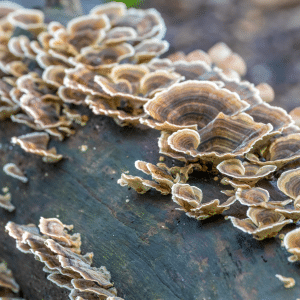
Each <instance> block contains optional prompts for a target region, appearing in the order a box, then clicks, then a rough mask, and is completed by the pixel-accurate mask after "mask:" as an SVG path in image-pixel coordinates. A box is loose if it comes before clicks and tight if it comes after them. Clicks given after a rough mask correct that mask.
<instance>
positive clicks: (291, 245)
mask: <svg viewBox="0 0 300 300" xmlns="http://www.w3.org/2000/svg"><path fill="white" fill-rule="evenodd" d="M283 244H284V247H285V248H286V250H287V251H288V252H290V253H292V254H294V255H295V256H297V260H299V259H300V228H296V229H294V230H292V231H290V232H288V233H287V234H286V235H285V236H284V239H283Z"/></svg>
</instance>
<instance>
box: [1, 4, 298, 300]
mask: <svg viewBox="0 0 300 300" xmlns="http://www.w3.org/2000/svg"><path fill="white" fill-rule="evenodd" d="M17 28H19V29H22V30H21V32H23V33H24V34H22V35H17V34H14V33H16V32H17V30H16V29H17ZM165 32H166V27H165V23H164V21H163V19H162V18H161V16H160V14H159V13H158V12H157V11H156V10H155V9H146V10H143V9H135V8H130V9H127V7H126V5H125V4H124V3H121V2H110V3H106V4H103V5H99V6H96V7H95V8H93V9H92V10H91V11H90V13H89V14H88V15H85V16H80V17H77V18H74V19H73V20H71V21H70V22H68V23H67V25H66V26H64V25H62V24H60V23H59V22H56V21H52V22H50V23H49V24H46V23H45V18H44V15H43V13H42V12H41V11H38V10H29V9H24V8H23V7H21V6H18V5H15V4H12V3H7V2H3V3H0V71H1V72H0V122H4V120H7V119H10V120H11V121H12V122H15V123H19V124H22V125H26V126H27V127H29V128H30V129H32V131H33V132H30V133H26V134H24V135H21V136H18V137H12V139H11V142H12V143H13V144H17V145H19V146H20V147H21V148H22V149H23V150H24V151H26V152H29V153H32V154H36V155H39V156H42V159H43V161H44V162H47V163H56V162H58V161H60V160H61V159H62V158H63V155H61V154H57V152H56V149H55V148H54V147H52V148H50V149H48V143H49V141H50V137H51V138H57V139H58V140H60V141H62V140H63V139H64V138H65V137H68V136H70V135H72V134H74V133H75V129H76V125H75V124H80V125H82V126H84V124H85V123H86V122H87V116H84V115H81V113H80V106H87V107H88V108H89V109H90V110H91V111H92V112H93V113H94V114H95V115H104V116H108V117H111V118H113V120H114V121H115V122H116V123H117V124H118V125H120V126H143V127H144V128H145V127H146V128H148V129H152V130H158V131H159V132H160V138H159V140H158V148H159V153H161V154H163V155H165V156H167V157H169V158H171V159H174V160H178V161H179V163H178V165H180V167H179V166H173V167H168V166H167V165H166V164H163V163H158V164H156V165H155V164H152V163H149V162H145V161H141V160H137V161H136V163H135V167H136V168H137V169H138V170H140V171H142V172H143V173H145V174H146V175H148V176H150V177H151V179H152V180H150V179H149V180H148V179H144V178H142V177H138V176H132V175H128V174H122V175H121V178H120V179H119V180H118V183H119V184H120V185H121V186H129V187H132V188H133V189H135V190H136V191H137V192H138V193H141V194H143V193H145V192H147V191H148V190H150V189H151V188H154V189H155V190H157V191H158V192H160V193H162V194H164V195H168V194H171V197H172V200H173V201H174V202H175V203H176V204H177V205H179V208H178V209H179V210H181V211H184V212H185V213H186V214H187V215H188V216H189V217H192V218H195V219H197V220H203V219H207V218H210V217H212V216H214V215H216V214H222V213H223V212H225V211H226V214H229V218H228V219H230V221H231V223H232V224H233V226H234V227H236V228H237V229H239V230H241V231H242V232H244V233H248V234H251V235H252V236H253V237H254V238H255V239H258V240H262V239H265V238H271V237H274V236H276V235H277V233H278V232H279V231H280V230H281V229H282V228H283V227H284V226H285V225H287V224H291V223H295V222H297V221H299V219H300V202H299V201H300V190H299V187H300V181H299V178H300V177H299V175H300V171H299V169H291V168H293V167H291V165H293V164H291V163H295V164H296V163H297V159H299V158H300V143H299V141H300V128H299V127H298V124H299V118H298V111H297V110H295V111H293V112H291V113H290V114H288V113H287V112H286V111H285V110H284V109H282V108H279V107H275V106H272V105H270V104H269V103H270V102H272V101H273V99H274V96H275V95H274V91H273V89H272V88H271V87H270V86H269V85H268V84H266V83H260V84H259V85H257V86H255V85H254V84H252V83H250V82H248V81H246V80H243V76H244V75H245V73H246V70H247V66H246V63H245V61H244V60H243V59H242V57H241V56H239V55H238V54H237V53H235V52H233V51H232V50H231V49H230V48H229V47H228V46H227V45H225V44H224V43H218V44H216V45H214V46H213V47H212V48H211V49H209V50H208V51H207V53H206V52H205V51H202V50H199V49H198V50H195V51H192V52H190V53H188V54H184V53H183V52H176V53H173V54H171V55H168V56H167V57H165V58H161V56H162V55H164V54H165V53H166V52H167V51H168V49H169V44H168V42H167V41H165V40H163V38H164V35H165ZM298 162H299V161H298ZM283 168H285V172H283V173H282V174H281V175H280V173H281V172H282V170H283ZM286 169H287V170H286ZM207 170H212V172H213V173H214V174H218V173H219V177H223V178H222V180H221V183H223V184H227V185H230V186H231V189H227V190H223V191H220V192H223V193H224V194H225V195H226V196H228V199H227V200H226V201H220V200H219V199H207V197H206V195H203V192H202V190H201V189H200V188H199V187H198V186H191V185H190V184H188V180H189V176H190V175H191V174H192V172H193V171H201V172H207ZM4 172H6V173H7V174H9V175H11V176H13V177H15V178H18V179H19V180H21V181H23V182H26V181H27V178H26V177H25V176H24V174H23V173H22V171H21V170H19V169H18V168H17V167H16V166H15V165H13V164H8V165H6V166H5V167H4ZM275 172H276V173H275ZM279 176H280V177H279ZM219 177H218V178H219ZM278 177H279V179H278ZM196 178H197V177H196V176H195V177H194V179H196ZM277 179H278V182H277V183H278V189H279V190H280V191H281V192H283V193H284V194H285V195H286V196H287V197H289V198H291V199H287V200H285V201H279V200H277V199H273V198H271V197H270V194H269V192H268V190H266V189H265V188H262V187H261V186H260V183H261V181H263V180H277ZM10 198H11V196H10V194H9V193H7V194H6V195H4V196H1V195H0V206H2V207H4V208H6V209H8V210H9V211H12V210H13V209H14V207H13V205H12V204H11V203H10ZM236 205H242V206H243V208H244V210H245V211H246V213H245V214H244V218H241V219H240V218H237V217H235V216H233V215H230V209H231V207H233V206H236ZM39 228H40V232H41V233H39V231H38V228H37V227H36V226H35V225H33V224H29V225H27V226H22V225H17V224H15V223H12V222H9V223H8V224H7V226H6V229H7V230H8V232H9V234H10V235H11V236H12V237H13V238H15V239H16V243H17V248H18V249H19V250H20V251H22V252H24V253H32V254H34V255H35V257H36V258H37V259H39V260H40V261H42V262H44V263H45V267H44V271H45V272H47V273H50V274H49V275H48V277H47V278H48V279H49V280H51V281H52V282H54V283H56V284H57V285H58V286H61V287H64V288H66V289H69V290H71V293H70V299H76V300H85V299H108V300H113V299H115V300H117V299H121V298H118V297H116V289H115V288H114V287H113V284H112V283H111V281H110V279H111V278H110V273H109V272H108V271H107V270H106V268H105V267H101V268H94V267H91V263H92V257H93V255H92V254H91V253H88V254H86V255H81V254H80V253H81V251H80V244H81V241H80V235H79V234H73V235H71V234H69V233H68V230H70V229H71V228H72V227H71V226H66V225H64V224H62V223H61V222H60V221H59V220H58V219H44V218H41V220H40V225H39ZM298 232H299V230H298V229H297V230H296V231H292V232H290V233H289V234H287V235H286V236H285V239H284V245H285V247H286V249H287V250H288V251H289V252H290V253H292V254H293V257H292V258H290V259H289V260H290V261H296V260H300V242H299V243H298V239H299V238H298V236H299V237H300V234H299V233H298ZM298 244H299V245H298ZM298 246H299V247H298Z"/></svg>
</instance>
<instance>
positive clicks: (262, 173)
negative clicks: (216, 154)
mask: <svg viewBox="0 0 300 300" xmlns="http://www.w3.org/2000/svg"><path fill="white" fill-rule="evenodd" d="M217 169H218V170H219V171H220V172H221V173H222V174H224V175H226V176H229V177H232V178H234V179H235V180H238V181H242V182H247V183H249V182H250V183H252V184H253V183H256V182H257V181H259V180H260V179H263V178H265V177H267V176H268V175H270V174H272V173H273V172H275V170H276V169H277V167H276V166H273V165H266V166H262V167H261V166H259V165H256V164H251V163H248V162H243V163H242V162H241V161H240V160H239V159H228V160H225V161H223V162H221V163H220V164H219V165H218V166H217Z"/></svg>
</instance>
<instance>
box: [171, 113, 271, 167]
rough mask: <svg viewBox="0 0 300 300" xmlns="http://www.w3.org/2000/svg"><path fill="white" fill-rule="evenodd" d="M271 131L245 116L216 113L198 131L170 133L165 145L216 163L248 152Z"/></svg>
mask: <svg viewBox="0 0 300 300" xmlns="http://www.w3.org/2000/svg"><path fill="white" fill-rule="evenodd" d="M271 130H272V125H271V124H262V123H256V122H254V121H253V119H252V117H250V116H249V115H247V114H245V113H239V114H238V115H236V116H226V115H224V114H223V113H222V112H220V113H219V114H218V116H217V117H216V118H215V119H214V120H213V121H212V122H210V123H209V124H208V125H207V126H206V127H204V128H203V129H202V130H200V131H199V132H197V131H193V130H190V129H182V130H179V131H177V132H175V133H173V134H172V135H171V136H169V138H168V144H169V146H170V147H171V148H172V149H173V150H175V151H178V152H181V153H185V154H187V155H190V156H192V157H194V158H199V159H204V160H211V161H213V163H214V164H216V163H219V162H220V161H223V160H224V159H228V158H234V157H236V156H239V155H242V154H244V153H247V152H249V151H250V150H251V148H252V146H253V145H254V144H255V143H256V142H257V141H258V140H260V139H262V138H263V137H264V136H265V135H266V134H268V133H269V132H270V131H271Z"/></svg>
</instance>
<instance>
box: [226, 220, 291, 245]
mask: <svg viewBox="0 0 300 300" xmlns="http://www.w3.org/2000/svg"><path fill="white" fill-rule="evenodd" d="M229 219H230V221H231V222H232V225H233V226H234V227H236V228H238V229H240V230H242V231H244V232H246V233H249V234H252V235H253V237H254V238H255V239H257V240H263V239H265V238H271V237H274V236H276V235H277V234H278V232H279V231H280V230H281V229H282V228H283V227H284V226H285V225H287V224H289V223H292V222H293V221H292V220H283V221H281V222H276V223H273V224H271V225H265V226H260V227H257V226H256V225H255V224H254V223H253V222H252V220H251V219H250V218H247V219H243V220H240V219H238V218H235V217H231V216H230V217H229Z"/></svg>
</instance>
